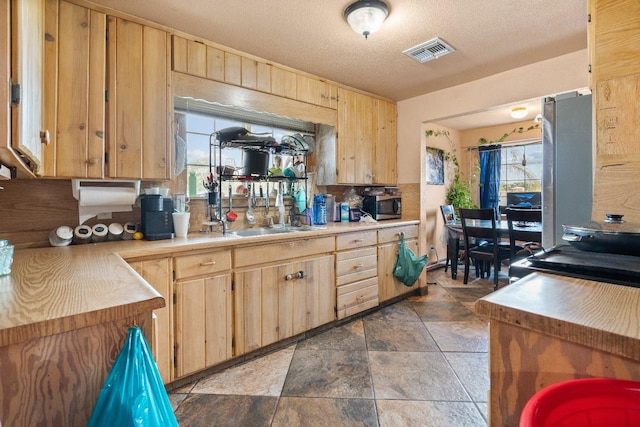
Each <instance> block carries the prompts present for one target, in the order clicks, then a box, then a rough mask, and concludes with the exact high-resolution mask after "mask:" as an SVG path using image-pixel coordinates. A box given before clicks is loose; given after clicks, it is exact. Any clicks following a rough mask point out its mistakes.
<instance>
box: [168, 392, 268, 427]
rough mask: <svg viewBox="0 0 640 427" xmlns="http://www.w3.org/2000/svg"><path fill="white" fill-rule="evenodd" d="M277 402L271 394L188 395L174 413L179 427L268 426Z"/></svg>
mask: <svg viewBox="0 0 640 427" xmlns="http://www.w3.org/2000/svg"><path fill="white" fill-rule="evenodd" d="M277 403H278V398H277V397H271V396H219V395H213V394H192V395H191V396H189V397H188V398H187V399H185V400H184V402H182V404H181V405H180V407H179V408H178V410H177V411H176V412H175V414H176V418H177V420H178V424H179V425H180V427H200V426H202V427H211V426H219V427H224V426H229V427H237V426H252V427H259V426H269V425H270V424H271V420H272V419H273V414H274V412H275V409H276V405H277Z"/></svg>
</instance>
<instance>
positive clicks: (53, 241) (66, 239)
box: [49, 225, 73, 246]
mask: <svg viewBox="0 0 640 427" xmlns="http://www.w3.org/2000/svg"><path fill="white" fill-rule="evenodd" d="M72 240H73V228H71V227H69V226H67V225H61V226H60V227H57V228H54V229H53V230H51V231H50V232H49V244H50V245H51V246H68V245H70V244H71V241H72Z"/></svg>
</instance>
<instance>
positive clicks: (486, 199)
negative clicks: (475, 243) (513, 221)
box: [478, 145, 502, 218]
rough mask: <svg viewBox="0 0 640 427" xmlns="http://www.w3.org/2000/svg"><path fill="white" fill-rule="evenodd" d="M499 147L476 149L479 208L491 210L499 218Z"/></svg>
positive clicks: (491, 146) (490, 146)
mask: <svg viewBox="0 0 640 427" xmlns="http://www.w3.org/2000/svg"><path fill="white" fill-rule="evenodd" d="M501 148H502V146H500V145H489V146H481V147H478V151H479V154H480V207H481V208H485V209H486V208H491V209H493V210H494V211H495V213H496V218H500V209H499V203H500V159H501V152H502V150H501Z"/></svg>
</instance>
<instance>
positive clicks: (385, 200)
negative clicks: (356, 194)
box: [362, 191, 402, 221]
mask: <svg viewBox="0 0 640 427" xmlns="http://www.w3.org/2000/svg"><path fill="white" fill-rule="evenodd" d="M393 193H394V194H390V193H388V192H386V191H385V193H384V194H382V195H373V194H372V195H369V194H367V193H365V195H364V199H363V200H362V210H363V211H364V212H366V213H368V214H369V215H371V217H372V218H373V219H375V220H376V221H380V220H385V219H400V218H402V196H401V195H400V194H399V192H393Z"/></svg>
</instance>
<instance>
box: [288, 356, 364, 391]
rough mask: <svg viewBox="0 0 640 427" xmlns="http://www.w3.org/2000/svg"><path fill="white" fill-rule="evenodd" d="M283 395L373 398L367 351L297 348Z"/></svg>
mask: <svg viewBox="0 0 640 427" xmlns="http://www.w3.org/2000/svg"><path fill="white" fill-rule="evenodd" d="M282 396H290V397H293V396H297V397H344V398H366V399H372V398H373V390H372V388H371V377H370V374H369V364H368V359H367V352H366V351H337V350H296V352H295V354H294V355H293V360H292V361H291V367H290V368H289V373H288V374H287V379H286V380H285V382H284V388H283V390H282Z"/></svg>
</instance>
